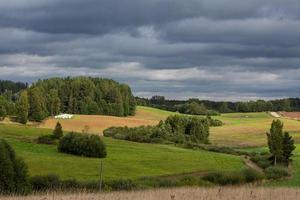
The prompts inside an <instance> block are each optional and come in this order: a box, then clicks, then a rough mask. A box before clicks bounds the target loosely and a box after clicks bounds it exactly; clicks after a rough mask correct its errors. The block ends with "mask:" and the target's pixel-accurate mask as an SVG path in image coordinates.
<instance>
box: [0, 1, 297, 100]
mask: <svg viewBox="0 0 300 200" xmlns="http://www.w3.org/2000/svg"><path fill="white" fill-rule="evenodd" d="M299 25H300V4H299V3H298V1H296V0H288V1H284V2H283V1H280V0H252V1H238V0H186V1H182V0H147V1H146V0H123V1H115V0H100V1H99V0H86V1H82V0H64V1H60V0H52V1H50V0H26V1H25V0H11V1H8V2H4V1H2V2H0V43H1V45H0V70H1V74H0V78H1V79H13V80H26V81H29V82H32V81H34V80H36V79H38V78H45V77H51V76H67V75H73V76H76V75H90V76H104V77H109V78H114V79H117V80H119V81H121V82H126V83H129V84H130V85H131V86H132V87H133V89H134V92H135V94H137V95H142V96H151V95H154V94H163V95H165V96H167V97H169V98H179V99H183V98H190V97H199V98H207V99H216V100H220V99H232V100H236V99H243V100H246V99H255V98H266V99H268V98H277V97H285V96H299V92H300V91H299V89H298V88H299V87H298V83H299V81H300V76H299V75H298V74H300V71H299V70H300V65H299V63H300V62H299V61H300V42H299V35H300V28H299V27H300V26H299Z"/></svg>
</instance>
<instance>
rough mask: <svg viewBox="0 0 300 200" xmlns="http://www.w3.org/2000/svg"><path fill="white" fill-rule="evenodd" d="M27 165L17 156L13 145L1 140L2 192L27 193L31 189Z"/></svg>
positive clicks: (0, 174) (0, 183)
mask: <svg viewBox="0 0 300 200" xmlns="http://www.w3.org/2000/svg"><path fill="white" fill-rule="evenodd" d="M27 174H28V173H27V167H26V165H25V163H24V162H23V161H22V160H21V159H19V158H16V156H15V152H14V150H13V149H12V147H11V146H10V145H9V144H8V143H7V142H6V141H5V140H3V139H2V140H0V194H27V193H28V192H29V191H30V185H29V182H28V175H27Z"/></svg>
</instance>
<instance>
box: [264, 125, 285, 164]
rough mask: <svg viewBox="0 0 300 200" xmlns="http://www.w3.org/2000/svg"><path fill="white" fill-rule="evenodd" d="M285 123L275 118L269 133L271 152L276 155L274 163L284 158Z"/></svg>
mask: <svg viewBox="0 0 300 200" xmlns="http://www.w3.org/2000/svg"><path fill="white" fill-rule="evenodd" d="M282 128H283V123H282V122H281V121H280V120H273V122H272V125H271V129H270V133H267V137H268V146H269V150H270V153H271V154H272V155H273V157H274V165H276V164H277V161H279V160H281V159H282V154H283V151H282V146H283V145H282V141H283V131H282Z"/></svg>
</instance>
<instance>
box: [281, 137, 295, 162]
mask: <svg viewBox="0 0 300 200" xmlns="http://www.w3.org/2000/svg"><path fill="white" fill-rule="evenodd" d="M295 149H296V146H295V145H294V140H293V139H292V136H290V134H289V133H288V132H285V133H284V136H283V141H282V151H283V160H284V162H285V163H286V164H288V163H289V161H290V157H292V156H293V153H292V152H293V151H294V150H295Z"/></svg>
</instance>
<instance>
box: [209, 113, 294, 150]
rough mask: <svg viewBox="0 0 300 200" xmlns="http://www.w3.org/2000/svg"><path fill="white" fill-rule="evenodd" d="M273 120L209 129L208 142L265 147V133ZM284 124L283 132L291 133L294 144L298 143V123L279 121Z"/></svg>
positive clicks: (282, 119)
mask: <svg viewBox="0 0 300 200" xmlns="http://www.w3.org/2000/svg"><path fill="white" fill-rule="evenodd" d="M272 120H273V118H269V119H263V120H260V121H257V122H247V123H243V121H241V123H239V124H225V125H223V126H221V127H212V128H211V129H210V141H211V142H212V143H213V144H217V145H224V146H231V147H232V146H234V147H249V146H263V145H266V142H267V137H266V132H269V130H270V127H271V123H272ZM280 120H281V121H282V122H283V123H284V130H285V131H289V132H290V133H292V135H293V137H294V138H295V140H296V142H300V122H299V121H296V120H292V119H285V118H281V119H280Z"/></svg>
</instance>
